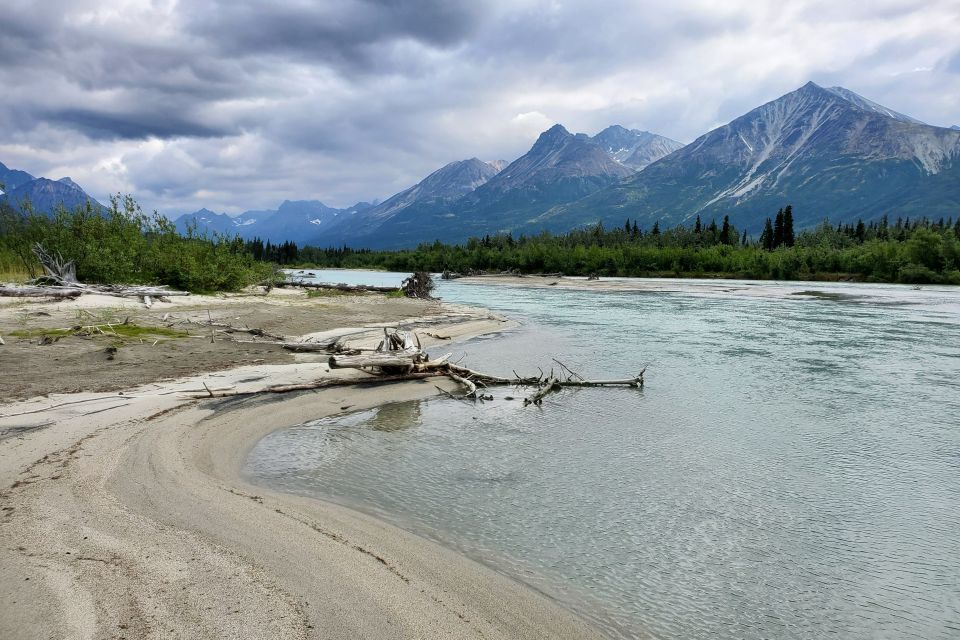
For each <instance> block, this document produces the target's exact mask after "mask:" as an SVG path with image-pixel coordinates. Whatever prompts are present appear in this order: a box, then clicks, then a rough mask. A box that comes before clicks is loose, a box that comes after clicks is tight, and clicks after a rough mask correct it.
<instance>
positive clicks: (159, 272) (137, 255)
mask: <svg viewBox="0 0 960 640" xmlns="http://www.w3.org/2000/svg"><path fill="white" fill-rule="evenodd" d="M35 243H39V244H40V245H42V246H43V247H44V248H45V249H46V250H47V251H48V252H50V253H51V254H54V255H57V254H59V255H60V256H63V258H64V259H65V260H72V261H74V263H75V265H76V275H77V279H78V280H79V281H81V282H86V283H102V284H116V283H123V284H158V285H168V286H170V287H173V288H175V289H184V290H187V291H192V292H211V291H236V290H238V289H241V288H242V287H244V286H247V285H248V284H252V283H254V282H258V281H260V280H263V279H264V278H266V277H268V276H269V274H270V271H271V269H270V266H269V265H268V264H266V263H264V262H260V261H257V260H255V259H254V257H253V256H252V255H251V254H250V252H249V251H248V250H247V248H246V246H245V244H244V242H243V241H242V240H240V239H239V238H235V237H232V238H231V237H226V236H220V235H216V234H215V235H213V236H207V235H205V234H196V233H195V232H190V233H188V234H186V235H181V234H180V233H178V232H177V229H176V228H175V227H174V225H173V223H172V222H170V221H169V220H167V219H166V218H165V217H163V216H161V215H158V214H156V213H154V214H152V215H148V214H146V213H144V212H143V211H142V209H141V208H140V206H139V205H138V204H137V203H136V202H135V201H134V199H133V198H131V197H129V196H126V197H123V196H119V195H118V196H116V197H113V198H111V200H110V207H109V209H108V210H107V211H105V212H99V211H95V210H94V209H93V207H91V206H89V205H88V206H86V207H80V208H77V209H74V210H66V209H63V208H61V209H60V210H59V211H57V212H55V214H54V215H53V216H46V215H41V214H37V213H31V212H29V211H28V213H27V214H26V215H23V214H20V213H18V212H15V211H13V209H11V208H9V207H4V208H2V209H0V276H2V277H3V278H4V279H9V280H24V279H26V278H30V277H35V276H38V275H41V274H42V271H41V269H40V265H39V263H38V262H37V260H36V258H35V256H34V255H33V252H32V247H33V246H34V244H35Z"/></svg>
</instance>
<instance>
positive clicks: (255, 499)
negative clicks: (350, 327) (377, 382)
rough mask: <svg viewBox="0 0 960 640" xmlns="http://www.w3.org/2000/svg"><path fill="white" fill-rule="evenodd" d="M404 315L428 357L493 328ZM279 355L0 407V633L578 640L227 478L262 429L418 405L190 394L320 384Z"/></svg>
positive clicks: (531, 607)
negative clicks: (421, 325) (420, 323)
mask: <svg viewBox="0 0 960 640" xmlns="http://www.w3.org/2000/svg"><path fill="white" fill-rule="evenodd" d="M344 304H346V303H344ZM348 306H349V305H348ZM38 308H39V307H33V309H34V310H36V309H38ZM275 311H279V310H275ZM370 313H371V315H375V314H373V312H370ZM442 313H449V314H450V315H449V317H448V322H446V323H444V321H443V320H442V318H440V317H438V316H439V314H442ZM318 315H322V314H319V312H318ZM421 315H422V316H426V315H429V316H431V319H430V320H429V322H430V324H429V326H430V327H431V330H430V331H429V332H430V333H434V334H435V335H436V336H440V338H437V337H433V338H431V337H429V336H425V337H426V338H427V340H428V344H429V343H430V341H432V342H434V343H444V344H446V343H448V342H449V341H450V340H456V339H457V338H460V337H468V336H470V335H477V334H481V333H486V332H489V331H495V330H497V329H499V328H500V327H502V326H503V325H504V324H505V323H503V322H501V319H498V318H492V317H490V316H489V315H488V314H483V313H482V312H481V313H477V314H475V315H474V316H473V317H471V316H470V314H469V312H468V311H466V310H464V309H448V308H443V307H437V308H434V309H433V310H432V311H431V312H430V313H424V314H421ZM387 320H388V321H389V319H387ZM421 320H422V318H421ZM323 322H324V321H323V320H318V321H317V323H318V324H317V325H316V326H318V328H320V329H329V328H330V327H325V326H323ZM373 324H376V323H373ZM354 326H356V325H354ZM376 332H377V328H376V326H373V327H371V328H370V333H369V336H368V337H367V338H364V335H363V333H362V332H361V333H359V334H357V335H356V339H357V340H363V339H372V338H373V336H375V335H376ZM442 338H448V339H449V340H444V339H442ZM51 346H52V347H56V345H51ZM3 348H4V347H0V349H3ZM35 348H37V349H44V348H48V347H39V346H37V347H35ZM440 348H441V349H442V347H440ZM434 349H435V350H436V349H437V347H434ZM278 357H280V356H278ZM284 357H289V358H292V360H291V361H289V362H287V363H282V364H275V363H258V364H255V365H249V366H242V367H234V368H229V369H225V370H222V371H220V372H218V373H216V374H210V373H204V374H201V375H197V376H192V377H186V378H179V379H176V380H171V381H154V382H150V383H145V384H142V385H140V386H139V387H135V388H128V389H125V390H123V391H122V392H120V391H110V392H100V393H80V394H76V393H74V394H53V395H49V396H47V397H42V398H34V399H32V400H26V401H20V402H15V403H7V404H4V405H3V406H0V487H2V489H0V509H2V511H0V565H2V567H3V574H4V580H2V581H0V637H3V638H10V639H15V638H38V637H57V638H108V637H109V638H114V637H126V638H226V637H229V638H350V639H354V638H480V637H482V638H561V637H562V638H579V637H598V634H597V633H596V632H595V631H593V630H592V629H591V628H590V627H588V626H587V625H586V624H585V623H584V622H582V621H581V620H579V619H578V618H576V617H575V616H573V615H572V614H570V613H568V612H566V611H564V610H562V609H561V608H559V607H558V606H557V605H555V604H554V603H553V602H551V601H550V600H548V599H546V598H544V597H542V596H540V595H539V594H537V593H536V592H534V591H532V590H531V589H529V588H527V587H524V586H522V585H520V584H518V583H515V582H513V581H511V580H509V579H507V578H505V577H503V576H501V575H500V574H498V573H496V572H494V571H492V570H490V569H488V568H485V567H483V566H481V565H479V564H477V563H475V562H472V561H470V560H468V559H466V558H463V557H462V556H459V555H458V554H456V553H454V552H452V551H449V550H447V549H445V548H443V547H440V546H438V545H436V544H434V543H432V542H428V541H426V540H424V539H421V538H419V537H417V536H414V535H412V534H409V533H406V532H404V531H402V530H399V529H397V528H395V527H393V526H390V525H387V524H385V523H383V522H381V521H378V520H376V519H374V518H371V517H369V516H366V515H363V514H359V513H357V512H354V511H352V510H349V509H346V508H344V507H341V506H337V505H332V504H327V503H324V502H320V501H316V500H312V499H307V498H299V497H294V496H289V495H284V494H279V493H274V492H272V491H268V490H265V489H262V488H259V487H254V486H252V485H250V484H249V483H247V482H246V481H245V480H244V479H243V478H242V477H241V474H240V469H241V467H242V465H243V463H244V461H245V459H246V456H247V454H248V453H249V451H250V449H251V448H252V447H253V446H254V445H255V444H256V442H257V441H258V440H259V439H260V438H262V437H263V436H264V435H266V434H267V433H269V432H271V431H273V430H275V429H278V428H282V427H284V426H287V425H291V424H296V423H299V422H303V421H306V420H310V419H314V418H318V417H322V416H325V415H332V414H336V413H339V412H343V411H353V410H359V409H365V408H369V407H372V406H376V405H378V404H382V403H385V402H391V401H399V400H407V399H415V398H422V397H427V396H430V395H434V394H435V393H436V389H435V387H434V384H435V383H436V382H437V381H436V380H430V381H421V382H406V383H401V384H392V385H385V386H355V387H341V388H332V389H325V390H322V391H319V392H304V393H297V394H285V395H275V394H266V395H255V396H248V397H243V398H226V399H219V400H215V399H211V400H195V399H191V398H190V396H191V395H194V394H195V393H196V392H197V391H199V390H202V389H204V388H206V387H209V388H211V389H221V388H228V387H229V388H234V389H236V390H238V391H243V390H251V389H255V388H258V387H263V386H267V384H283V383H292V382H302V381H304V380H309V379H316V378H317V377H320V376H324V375H330V374H329V370H328V369H327V368H326V365H325V364H323V363H322V362H319V361H317V360H318V358H316V357H314V358H313V359H312V358H311V357H308V356H300V355H297V356H284ZM338 375H340V374H339V373H338ZM348 375H357V376H362V375H363V374H359V373H350V374H348ZM78 384H82V381H80V382H79V383H78ZM440 384H441V385H442V386H446V387H447V388H450V389H452V388H453V386H452V383H450V382H448V381H441V382H440ZM204 385H206V387H205V386H204Z"/></svg>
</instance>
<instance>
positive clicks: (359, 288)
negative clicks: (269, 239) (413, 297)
mask: <svg viewBox="0 0 960 640" xmlns="http://www.w3.org/2000/svg"><path fill="white" fill-rule="evenodd" d="M274 286H275V287H302V288H304V289H332V290H334V291H348V292H351V293H366V292H370V291H372V292H374V293H394V292H395V291H396V290H397V289H398V287H374V286H372V285H366V284H344V283H342V282H341V283H338V284H333V283H329V282H302V281H300V280H286V281H284V282H278V283H276V284H275V285H274Z"/></svg>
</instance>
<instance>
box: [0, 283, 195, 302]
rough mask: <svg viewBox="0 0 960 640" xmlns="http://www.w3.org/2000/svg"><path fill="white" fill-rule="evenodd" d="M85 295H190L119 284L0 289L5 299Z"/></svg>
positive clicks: (140, 296) (77, 284)
mask: <svg viewBox="0 0 960 640" xmlns="http://www.w3.org/2000/svg"><path fill="white" fill-rule="evenodd" d="M85 293H89V294H100V295H104V296H114V297H116V298H143V297H145V296H151V297H154V298H158V299H160V298H163V297H164V296H188V295H190V292H189V291H173V290H171V289H164V288H162V287H145V286H137V285H118V284H104V285H97V284H80V283H74V284H67V285H50V286H44V285H29V286H22V287H6V286H4V287H0V296H4V297H28V296H51V297H54V298H76V297H77V296H82V295H83V294H85Z"/></svg>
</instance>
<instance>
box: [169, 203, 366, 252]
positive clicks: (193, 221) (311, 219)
mask: <svg viewBox="0 0 960 640" xmlns="http://www.w3.org/2000/svg"><path fill="white" fill-rule="evenodd" d="M370 207H372V205H371V204H369V203H366V202H359V203H357V204H356V205H354V206H353V207H350V208H348V209H335V208H333V207H328V206H327V205H325V204H324V203H322V202H320V201H319V200H284V201H283V202H282V203H281V204H280V206H279V207H277V208H276V209H264V210H257V211H245V212H243V213H241V214H240V215H237V216H230V215H227V214H225V213H215V212H213V211H210V210H209V209H206V208H203V209H200V210H198V211H194V212H193V213H187V214H184V215H181V216H180V217H178V218H177V219H176V220H174V225H175V226H176V228H177V230H178V231H180V233H187V232H188V231H191V230H192V231H193V232H194V233H196V234H198V235H203V234H206V235H213V234H215V233H216V234H222V235H227V236H235V235H238V236H240V237H241V238H245V239H252V238H260V239H262V240H270V241H271V242H283V241H286V240H291V241H294V242H299V243H301V244H305V243H308V242H309V241H310V240H309V239H311V238H319V237H322V236H323V235H324V232H325V231H326V230H327V229H329V228H330V227H333V226H335V225H336V224H338V222H339V220H338V218H339V217H340V216H344V217H345V218H346V217H350V216H353V215H356V214H358V213H361V212H363V211H366V210H367V209H369V208H370Z"/></svg>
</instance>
